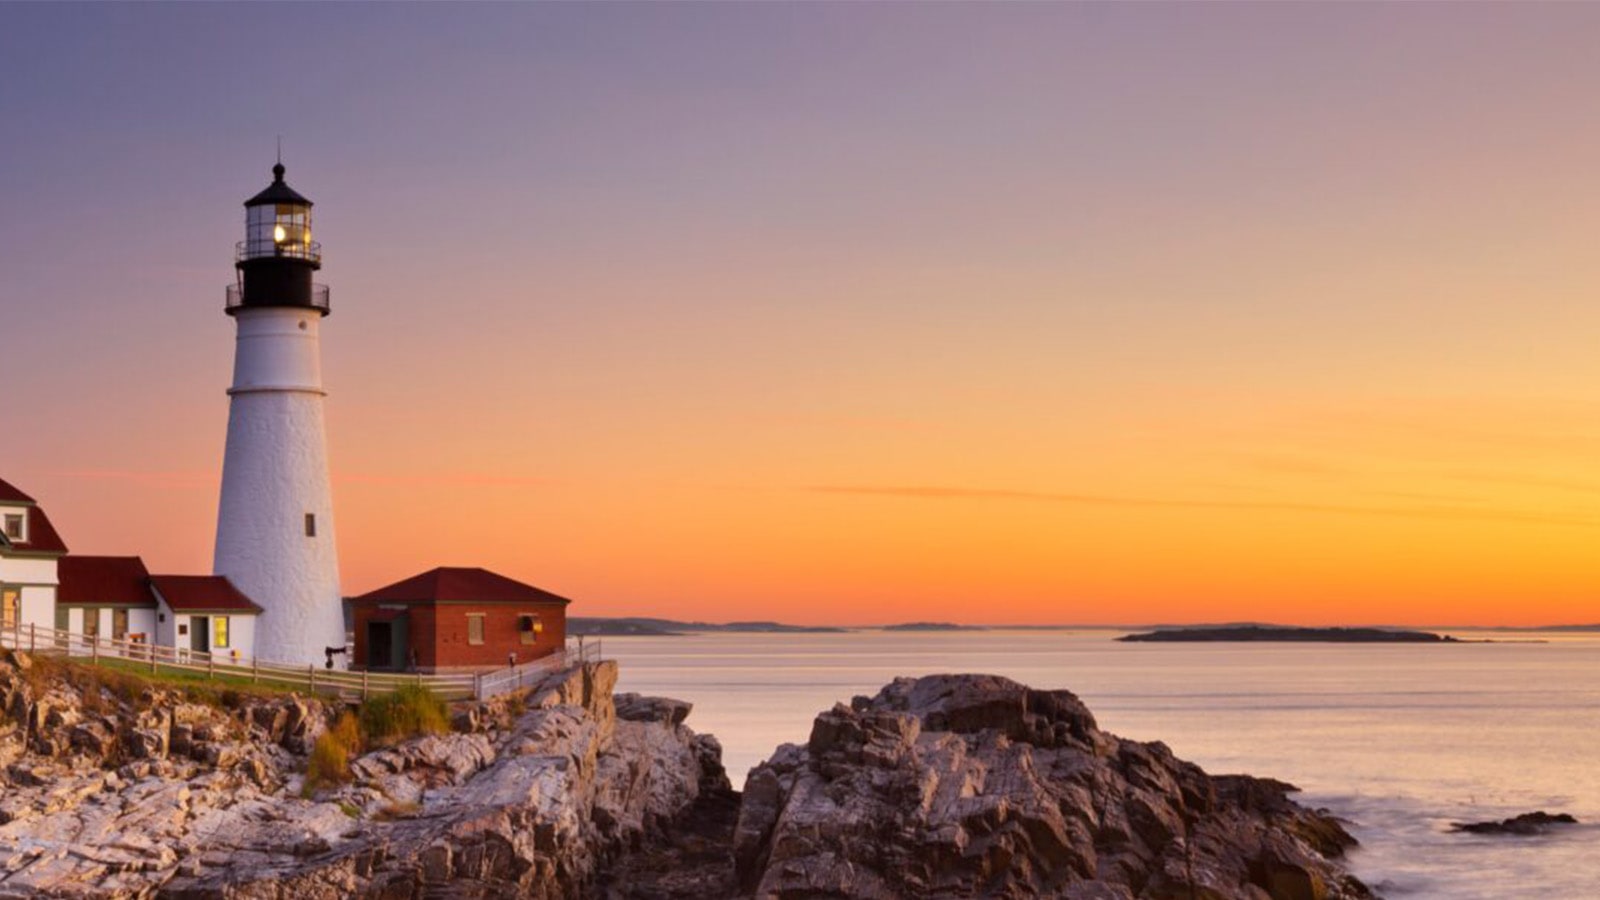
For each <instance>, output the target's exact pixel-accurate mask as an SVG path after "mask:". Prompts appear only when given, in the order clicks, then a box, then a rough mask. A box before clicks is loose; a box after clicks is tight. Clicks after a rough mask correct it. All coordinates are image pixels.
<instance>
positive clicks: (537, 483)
mask: <svg viewBox="0 0 1600 900" xmlns="http://www.w3.org/2000/svg"><path fill="white" fill-rule="evenodd" d="M333 480H334V481H337V482H340V483H342V484H383V485H423V484H442V485H451V486H465V487H545V486H548V485H551V484H554V483H555V482H553V481H551V480H550V479H548V478H529V477H522V476H517V475H482V474H477V473H472V472H441V473H436V474H431V475H377V474H373V473H368V472H340V473H338V474H335V475H334V476H333Z"/></svg>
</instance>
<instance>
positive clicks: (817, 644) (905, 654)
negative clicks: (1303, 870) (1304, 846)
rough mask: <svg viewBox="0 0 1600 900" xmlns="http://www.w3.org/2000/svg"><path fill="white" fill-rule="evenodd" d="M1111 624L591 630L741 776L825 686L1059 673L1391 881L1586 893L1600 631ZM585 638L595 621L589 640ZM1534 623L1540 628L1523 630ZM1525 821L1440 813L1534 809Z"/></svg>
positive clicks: (789, 731) (1598, 788) (1599, 831)
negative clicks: (1515, 824) (1265, 637)
mask: <svg viewBox="0 0 1600 900" xmlns="http://www.w3.org/2000/svg"><path fill="white" fill-rule="evenodd" d="M1121 633H1122V632H1114V631H1103V630H1082V631H1027V630H1005V629H996V630H984V631H956V632H885V631H877V630H861V631H851V632H845V633H827V634H697V635H687V636H681V637H623V638H605V639H604V650H605V655H606V656H608V657H610V658H614V659H616V660H617V661H618V662H619V663H620V664H621V672H622V674H621V680H620V683H619V685H618V690H624V691H638V692H640V693H644V694H655V695H661V696H670V697H677V698H680V699H684V700H689V701H692V702H693V703H694V712H693V713H692V714H691V715H690V717H689V721H688V723H687V724H688V725H689V726H690V727H692V728H694V729H695V730H696V731H699V732H709V733H711V734H715V735H716V736H717V737H718V739H719V740H721V742H722V746H723V749H724V761H725V763H726V764H727V767H728V770H729V774H730V777H732V779H733V782H734V787H736V788H737V787H741V786H742V785H743V782H744V778H745V775H746V774H747V773H748V772H749V770H750V768H751V767H752V766H754V765H756V764H757V763H758V762H760V761H761V760H763V759H765V758H766V757H768V756H769V755H770V754H771V753H772V750H773V748H775V747H776V746H777V745H779V744H781V743H785V742H796V743H799V742H804V741H805V740H806V738H807V736H808V735H809V734H810V732H811V720H812V718H813V717H814V716H815V715H816V714H817V713H818V712H820V711H822V710H824V709H827V708H828V707H830V706H832V705H833V704H834V703H835V702H838V701H843V702H849V700H850V697H851V696H852V695H855V694H871V693H875V692H876V691H877V689H878V688H879V687H880V686H882V685H883V684H885V683H887V682H888V681H890V680H891V679H893V678H894V677H896V676H899V675H924V674H931V673H936V672H988V673H994V674H999V675H1005V676H1007V677H1010V678H1014V679H1016V680H1017V681H1020V682H1023V683H1024V684H1028V685H1030V686H1033V687H1037V688H1066V689H1068V690H1071V691H1073V692H1074V693H1076V694H1077V695H1078V696H1079V697H1081V698H1082V699H1083V700H1084V701H1085V702H1086V703H1087V704H1088V705H1089V708H1090V709H1091V710H1093V712H1094V714H1095V717H1096V718H1097V719H1098V720H1099V723H1100V727H1101V728H1103V729H1105V730H1107V731H1111V732H1113V733H1116V734H1119V735H1122V736H1123V737H1129V738H1135V739H1138V740H1146V741H1151V740H1159V741H1164V742H1165V743H1166V744H1167V745H1168V746H1170V747H1171V748H1172V749H1173V751H1174V752H1175V753H1177V754H1178V755H1179V756H1180V757H1182V758H1184V759H1188V760H1191V761H1193V762H1196V763H1198V764H1200V765H1201V766H1202V767H1204V768H1205V769H1206V770H1207V771H1209V772H1212V773H1228V772H1245V773H1248V774H1251V775H1262V776H1270V777H1273V778H1279V779H1282V780H1285V781H1289V782H1292V783H1294V784H1296V785H1298V786H1300V787H1301V788H1302V789H1303V790H1304V793H1303V794H1302V795H1300V797H1299V799H1300V801H1301V802H1302V803H1307V804H1309V805H1313V806H1322V807H1327V808H1328V809H1330V810H1332V811H1333V812H1334V813H1335V814H1337V815H1339V816H1341V817H1343V818H1346V819H1348V820H1350V821H1351V822H1352V823H1354V827H1353V828H1352V829H1351V830H1352V832H1353V833H1354V834H1355V835H1356V837H1357V838H1359V839H1360V840H1361V842H1362V848H1361V849H1360V850H1357V851H1356V852H1355V853H1354V855H1353V856H1352V857H1351V866H1352V869H1353V871H1354V872H1355V874H1356V875H1357V876H1358V877H1360V878H1361V879H1363V880H1364V881H1366V882H1367V883H1368V884H1369V885H1370V886H1372V887H1373V888H1375V889H1376V890H1377V891H1378V892H1379V893H1381V894H1383V895H1384V896H1386V897H1389V898H1391V900H1413V898H1415V900H1427V898H1452V900H1479V898H1482V900H1509V898H1542V900H1567V898H1570V900H1592V898H1600V635H1593V634H1582V635H1577V634H1562V633H1551V634H1527V633H1514V634H1513V633H1505V634H1502V633H1481V632H1468V633H1463V634H1461V635H1460V636H1461V637H1463V638H1493V639H1495V640H1500V641H1505V642H1504V643H1461V644H1440V645H1426V644H1401V645H1377V644H1237V643H1236V644H1225V643H1217V644H1125V643H1119V642H1117V641H1115V640H1114V639H1113V638H1115V637H1116V636H1117V635H1118V634H1121ZM591 640H592V639H591ZM1532 641H1544V643H1534V642H1532ZM1539 809H1542V810H1547V811H1550V812H1568V813H1571V814H1573V815H1575V816H1576V817H1577V818H1578V819H1579V821H1580V822H1581V823H1584V824H1580V825H1578V826H1572V827H1569V828H1567V829H1566V830H1564V831H1560V832H1559V833H1555V834H1551V835H1547V836H1543V837H1537V838H1512V837H1480V836H1474V835H1465V834H1454V833H1450V832H1449V830H1448V827H1449V823H1451V822H1456V821H1478V820H1484V819H1499V818H1504V817H1507V816H1511V815H1515V814H1518V813H1523V812H1529V811H1532V810H1539Z"/></svg>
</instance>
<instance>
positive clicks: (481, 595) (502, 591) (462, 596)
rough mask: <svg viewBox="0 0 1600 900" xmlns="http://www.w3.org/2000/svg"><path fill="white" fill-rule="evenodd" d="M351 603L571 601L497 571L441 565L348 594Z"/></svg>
mask: <svg viewBox="0 0 1600 900" xmlns="http://www.w3.org/2000/svg"><path fill="white" fill-rule="evenodd" d="M350 600H351V602H352V603H399V602H413V603H416V602H427V601H433V602H449V601H456V602H468V603H571V602H572V601H571V600H568V599H567V598H565V597H561V596H558V595H556V594H552V593H550V592H549V591H545V590H540V589H539V588H536V587H534V586H533V585H531V584H523V583H522V582H520V581H515V580H513V579H510V578H507V577H505V576H504V575H496V574H495V573H493V572H491V571H489V570H488V569H465V568H456V567H451V566H443V567H440V568H437V569H433V570H432V571H428V572H423V573H422V574H421V575H413V576H412V577H410V578H407V579H406V580H404V581H397V582H395V583H394V584H391V585H389V586H388V587H381V588H378V589H377V590H375V591H371V592H369V593H365V594H362V595H361V596H359V597H351V598H350Z"/></svg>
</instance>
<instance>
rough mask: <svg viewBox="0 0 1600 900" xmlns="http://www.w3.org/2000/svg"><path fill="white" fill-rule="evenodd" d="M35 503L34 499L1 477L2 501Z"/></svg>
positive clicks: (0, 501)
mask: <svg viewBox="0 0 1600 900" xmlns="http://www.w3.org/2000/svg"><path fill="white" fill-rule="evenodd" d="M6 502H9V503H33V502H34V499H33V498H32V497H29V496H28V495H27V494H24V493H23V492H21V491H19V490H17V489H16V488H14V487H12V486H11V483H10V482H8V481H6V480H5V479H4V478H0V503H6Z"/></svg>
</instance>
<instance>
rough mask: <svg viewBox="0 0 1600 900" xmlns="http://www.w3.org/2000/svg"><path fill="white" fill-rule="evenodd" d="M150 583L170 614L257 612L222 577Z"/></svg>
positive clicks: (164, 578) (176, 578)
mask: <svg viewBox="0 0 1600 900" xmlns="http://www.w3.org/2000/svg"><path fill="white" fill-rule="evenodd" d="M150 583H151V584H152V585H155V589H156V591H157V592H158V593H159V594H160V595H161V599H163V600H165V601H166V602H167V606H169V607H171V608H172V611H173V612H237V613H245V614H254V613H258V612H261V607H259V606H257V605H256V604H255V601H253V600H251V599H250V598H249V597H246V596H245V595H244V593H243V592H242V591H240V590H239V589H238V588H236V587H234V586H233V582H231V581H229V580H228V578H227V576H225V575H151V576H150Z"/></svg>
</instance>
